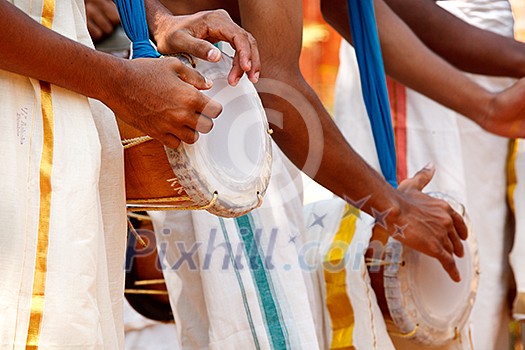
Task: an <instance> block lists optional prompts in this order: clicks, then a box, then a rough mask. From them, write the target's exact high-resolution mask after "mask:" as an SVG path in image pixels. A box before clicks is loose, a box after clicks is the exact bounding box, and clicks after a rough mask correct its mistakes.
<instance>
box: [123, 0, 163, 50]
mask: <svg viewBox="0 0 525 350" xmlns="http://www.w3.org/2000/svg"><path fill="white" fill-rule="evenodd" d="M115 3H116V4H117V9H118V12H119V15H120V23H121V24H122V28H123V29H124V31H125V32H126V35H127V36H128V38H129V40H131V43H132V44H131V58H140V57H152V58H157V57H160V54H159V53H158V52H157V50H156V49H155V47H154V46H153V44H152V43H151V41H150V40H149V32H148V23H147V22H146V9H145V7H144V0H115Z"/></svg>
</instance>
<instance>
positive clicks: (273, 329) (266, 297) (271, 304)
mask: <svg viewBox="0 0 525 350" xmlns="http://www.w3.org/2000/svg"><path fill="white" fill-rule="evenodd" d="M235 223H236V224H237V228H238V229H239V234H240V235H241V238H242V240H243V242H244V249H245V251H246V255H247V259H248V261H249V264H250V266H249V268H250V272H251V275H252V278H253V280H254V282H255V284H256V287H257V291H258V293H257V296H258V298H259V304H260V306H261V309H262V311H263V314H264V318H265V320H266V323H265V326H266V330H267V332H268V333H269V336H270V339H271V344H272V349H275V350H286V349H289V348H290V345H289V343H288V337H287V331H286V327H285V324H284V322H283V319H282V313H281V310H280V309H279V305H278V304H277V303H276V301H275V298H274V294H275V291H274V288H273V285H272V281H271V277H270V276H269V273H268V271H267V270H266V266H265V265H264V263H263V258H262V257H261V256H262V255H263V254H262V252H261V251H260V249H259V248H260V247H258V244H257V242H256V240H255V239H254V224H253V218H252V216H251V214H247V215H244V216H241V217H239V218H236V219H235Z"/></svg>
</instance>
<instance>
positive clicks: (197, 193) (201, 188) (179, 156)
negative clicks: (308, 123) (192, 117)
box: [166, 54, 272, 217]
mask: <svg viewBox="0 0 525 350" xmlns="http://www.w3.org/2000/svg"><path fill="white" fill-rule="evenodd" d="M195 62H196V65H197V69H199V66H202V64H203V63H206V64H207V65H209V64H210V63H209V62H206V61H203V60H200V59H198V58H195ZM231 62H232V59H231V57H229V56H227V55H226V54H223V55H222V59H221V61H219V63H222V64H223V65H225V66H226V67H230V66H231ZM213 78H216V76H214V77H213ZM239 84H245V86H246V88H247V89H249V90H251V91H252V93H253V94H252V95H253V97H254V101H255V103H256V104H257V105H258V107H259V109H260V111H261V113H260V122H262V124H261V129H265V133H264V134H265V136H264V137H266V139H265V140H264V142H263V143H264V154H263V155H262V158H263V159H262V163H261V165H260V170H261V173H260V178H259V179H258V180H257V181H251V182H250V183H249V184H245V185H244V187H245V188H244V189H243V190H246V191H249V190H253V201H252V202H250V203H248V204H243V205H235V204H234V203H231V202H229V201H228V200H225V199H224V198H221V194H220V193H217V190H216V189H211V188H209V186H208V184H207V178H206V176H202V174H200V173H198V172H197V171H196V170H195V168H194V167H193V166H192V158H191V157H189V153H190V150H191V147H192V145H186V144H182V145H181V146H180V147H178V148H177V149H170V148H166V154H167V156H168V160H169V162H170V165H171V167H172V169H173V172H174V173H175V175H176V176H177V179H178V181H179V183H180V184H181V185H182V186H183V188H184V190H185V191H186V193H187V194H188V195H189V196H190V197H191V199H192V200H193V202H194V203H195V204H196V205H197V206H206V205H208V204H210V202H211V201H212V198H213V197H214V195H216V197H217V198H216V200H215V201H214V202H213V203H212V204H211V205H209V206H208V207H207V209H206V210H207V211H208V212H210V213H212V214H215V215H219V216H222V217H238V216H241V215H244V214H246V213H248V212H250V211H251V210H253V209H255V208H257V207H258V206H260V205H261V202H262V196H264V194H265V192H266V189H267V187H268V185H269V181H270V176H271V167H272V142H271V137H270V133H269V132H268V131H269V130H270V128H269V123H268V120H267V117H266V113H265V112H264V107H263V105H262V102H261V100H260V98H259V96H258V94H257V90H256V89H255V87H254V86H253V84H252V83H251V82H249V80H248V78H247V77H246V76H243V77H242V78H241V80H240V81H239ZM212 132H213V131H212Z"/></svg>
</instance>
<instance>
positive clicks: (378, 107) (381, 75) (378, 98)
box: [348, 0, 397, 187]
mask: <svg viewBox="0 0 525 350" xmlns="http://www.w3.org/2000/svg"><path fill="white" fill-rule="evenodd" d="M348 11H349V14H350V28H351V29H352V39H353V41H354V48H355V51H356V55H357V63H358V64H359V73H360V75H361V89H362V91H363V98H364V100H365V105H366V110H367V112H368V117H369V119H370V124H371V126H372V133H373V134H374V141H375V144H376V151H377V155H378V158H379V164H380V165H381V171H382V172H383V176H384V177H385V179H386V180H387V181H388V182H389V183H390V184H391V185H392V186H394V187H397V179H396V149H395V144H394V132H393V129H392V119H391V117H390V106H389V102H388V94H387V90H386V78H385V71H384V65H383V58H382V56H381V47H380V46H379V36H378V34H377V27H376V22H375V14H374V4H373V0H348Z"/></svg>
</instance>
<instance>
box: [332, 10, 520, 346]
mask: <svg viewBox="0 0 525 350" xmlns="http://www.w3.org/2000/svg"><path fill="white" fill-rule="evenodd" d="M439 3H440V5H442V6H443V7H445V8H446V9H448V10H450V11H451V12H453V13H454V14H456V15H458V16H460V17H461V18H462V19H464V20H467V21H469V22H470V23H472V24H474V25H477V26H480V27H482V28H484V29H489V30H492V31H496V32H498V33H500V34H503V35H507V36H511V35H512V24H513V21H512V14H511V11H510V5H509V4H508V2H507V1H481V0H479V1H442V2H439ZM358 74H359V73H358V71H357V65H356V62H355V54H354V52H353V49H352V48H351V46H350V45H349V44H347V43H343V45H342V48H341V67H340V73H339V76H338V82H337V91H336V112H335V118H336V122H337V123H338V125H339V127H340V129H341V130H342V132H343V134H344V135H345V136H346V138H347V140H348V141H349V142H350V143H351V144H352V145H353V146H354V147H355V149H356V150H357V151H358V152H359V153H360V154H361V155H362V156H363V157H364V158H365V159H367V160H368V161H369V162H370V163H371V164H372V165H373V166H375V167H376V169H378V161H377V156H376V154H375V147H374V142H373V139H372V133H371V129H370V124H369V122H368V117H367V115H366V112H365V109H364V105H363V102H362V97H361V96H362V95H361V90H360V85H359V82H358V80H357V79H355V77H358ZM473 78H474V79H475V80H476V81H477V82H479V83H480V84H482V85H483V86H484V87H486V88H487V89H489V90H491V91H500V90H503V89H504V88H506V87H508V86H509V85H510V84H511V83H512V81H511V80H510V79H502V78H487V77H481V76H473ZM389 93H390V99H391V107H392V117H393V124H394V128H395V136H396V149H397V154H398V177H399V178H400V180H402V179H403V178H406V177H407V176H412V175H413V174H414V173H415V172H416V171H417V170H419V169H420V168H422V167H423V166H424V165H425V164H427V163H428V162H433V163H434V164H435V165H436V168H437V171H436V175H435V177H434V179H433V180H432V182H431V183H430V184H429V186H428V187H427V189H426V190H428V191H441V192H445V193H448V194H449V195H452V196H453V197H455V198H456V199H457V200H459V201H461V202H462V203H464V204H465V206H466V208H467V211H468V213H469V215H470V218H471V220H472V223H473V230H474V232H475V234H476V236H477V238H478V242H479V252H480V265H481V278H480V284H479V289H478V296H477V299H476V303H475V306H474V310H473V312H472V317H471V328H472V336H473V342H474V348H475V349H476V350H479V349H504V348H505V346H506V345H505V342H506V341H507V339H506V338H507V337H506V335H507V334H506V327H507V321H508V317H507V314H508V312H507V307H506V296H507V290H508V279H509V273H508V270H509V269H508V263H507V253H508V249H509V239H510V238H509V228H508V211H507V205H506V191H505V189H506V160H507V150H508V140H507V139H505V138H501V137H498V136H494V135H491V134H489V133H487V132H485V131H483V130H482V129H481V128H480V127H479V126H477V125H476V124H474V123H473V122H471V121H470V120H467V119H466V118H464V117H462V116H460V115H458V114H457V113H455V112H453V111H451V110H449V109H446V108H445V107H443V106H440V105H438V104H437V103H435V102H433V101H431V100H430V99H428V98H426V97H424V96H422V95H420V94H418V93H416V92H414V91H412V90H410V89H406V88H404V87H403V86H400V85H399V84H397V83H393V82H389ZM356 111H357V112H356ZM357 317H358V315H356V318H357ZM500 335H502V336H501V337H500ZM396 345H397V344H396ZM398 346H401V347H400V348H403V349H404V348H405V345H398Z"/></svg>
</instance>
